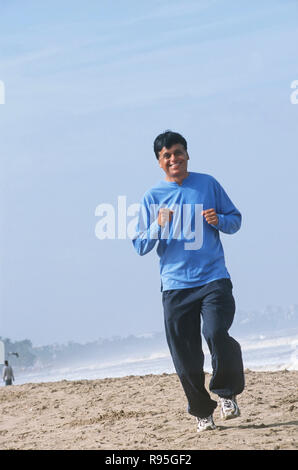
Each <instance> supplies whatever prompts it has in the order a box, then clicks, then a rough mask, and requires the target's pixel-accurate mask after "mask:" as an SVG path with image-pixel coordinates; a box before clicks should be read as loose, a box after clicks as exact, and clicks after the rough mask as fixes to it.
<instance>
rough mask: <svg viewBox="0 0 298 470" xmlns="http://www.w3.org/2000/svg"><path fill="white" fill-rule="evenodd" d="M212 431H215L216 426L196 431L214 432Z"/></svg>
mask: <svg viewBox="0 0 298 470" xmlns="http://www.w3.org/2000/svg"><path fill="white" fill-rule="evenodd" d="M214 429H217V427H216V426H208V427H207V428H204V429H197V432H205V431H214Z"/></svg>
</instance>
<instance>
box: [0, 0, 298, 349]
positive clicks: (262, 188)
mask: <svg viewBox="0 0 298 470" xmlns="http://www.w3.org/2000/svg"><path fill="white" fill-rule="evenodd" d="M297 20H298V3H297V1H281V0H279V1H278V0H270V1H266V0H264V1H256V0H253V1H251V2H248V3H247V2H236V1H235V0H234V1H229V0H228V1H223V0H215V1H211V0H209V1H197V0H196V1H191V0H186V1H184V2H180V1H176V0H165V1H151V2H145V1H136V0H132V1H130V0H126V1H115V2H110V1H85V2H79V1H68V0H67V1H64V2H58V1H56V0H54V1H51V2H38V1H30V0H28V1H26V2H22V1H21V0H19V1H13V0H12V1H8V0H0V45H1V47H0V80H2V81H3V82H4V84H5V91H6V95H5V104H4V105H0V135H1V139H0V159H1V176H0V183H1V190H0V191H1V194H0V196H1V217H0V224H1V239H0V241H1V245H0V255H1V268H0V269H1V272H0V273H1V323H0V330H1V331H0V336H2V337H9V338H12V339H15V340H16V339H25V338H29V339H31V340H32V341H33V343H34V344H36V345H38V344H48V343H53V342H64V341H68V340H74V341H80V342H85V341H91V340H94V339H97V338H99V337H102V336H103V337H108V336H114V335H127V334H130V333H132V334H139V333H144V332H149V331H159V330H162V329H163V316H162V306H161V297H160V292H159V267H158V258H157V255H156V253H155V252H152V253H150V254H149V255H147V256H146V257H138V255H137V254H136V253H135V252H134V250H133V247H132V244H131V241H130V240H129V239H127V240H102V241H100V240H98V239H97V238H96V236H95V226H96V222H97V218H96V217H95V209H96V207H97V206H98V205H99V204H101V203H103V202H105V203H110V204H114V205H115V206H116V203H117V198H118V196H119V195H126V196H127V202H128V204H132V203H134V202H138V201H139V200H140V199H141V197H142V195H143V193H144V192H145V191H146V190H147V189H148V188H150V187H151V186H152V185H153V184H155V183H156V181H158V180H159V179H161V178H163V175H162V173H161V170H160V168H159V167H158V165H157V162H156V160H155V156H154V154H153V151H152V143H153V140H154V138H155V136H156V135H157V134H159V133H160V132H162V131H163V130H165V129H169V128H170V129H173V130H177V131H178V132H181V133H182V134H183V135H184V136H185V137H186V139H187V141H188V145H189V154H190V167H189V168H190V170H191V171H198V172H203V173H209V174H212V175H213V176H214V177H215V178H217V179H218V180H219V181H220V182H221V184H222V185H223V187H224V188H225V189H226V191H227V192H228V194H229V195H230V197H231V199H232V200H233V202H234V203H235V205H236V206H237V207H238V208H239V209H240V211H241V212H242V214H243V225H242V228H241V230H240V231H239V232H238V233H237V234H235V235H233V236H226V235H223V236H222V242H223V245H224V249H225V253H226V261H227V267H228V270H229V272H230V274H231V277H232V280H233V284H234V294H235V298H236V302H237V307H238V309H242V310H247V311H249V310H251V309H262V308H265V307H266V305H281V306H283V307H285V308H286V307H287V306H288V305H291V304H295V303H296V304H297V303H298V294H297V280H298V254H297V239H298V219H297V216H296V212H297V211H296V203H297V197H298V190H297V181H296V180H297V173H298V159H297V156H298V155H297V130H298V129H297V127H298V106H297V105H293V104H291V101H290V95H291V92H292V90H291V88H290V86H291V83H292V81H293V80H297V79H298V62H297V43H298V41H297V40H298V26H297V25H298V21H297Z"/></svg>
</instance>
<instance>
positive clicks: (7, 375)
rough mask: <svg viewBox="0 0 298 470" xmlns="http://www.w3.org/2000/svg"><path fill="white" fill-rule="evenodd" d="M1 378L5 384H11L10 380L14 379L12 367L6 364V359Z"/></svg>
mask: <svg viewBox="0 0 298 470" xmlns="http://www.w3.org/2000/svg"><path fill="white" fill-rule="evenodd" d="M3 380H4V382H5V385H12V382H13V381H14V375H13V370H12V367H11V366H10V365H9V364H8V361H5V362H4V368H3Z"/></svg>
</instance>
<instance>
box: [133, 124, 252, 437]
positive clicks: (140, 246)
mask: <svg viewBox="0 0 298 470" xmlns="http://www.w3.org/2000/svg"><path fill="white" fill-rule="evenodd" d="M154 152H155V156H156V158H157V160H158V163H159V166H160V167H161V169H162V170H163V171H164V172H165V179H164V180H163V181H160V182H159V183H158V184H157V185H156V186H154V187H153V188H151V189H150V190H148V191H147V192H146V193H145V195H144V197H143V201H142V205H141V211H140V216H139V223H138V227H137V233H136V235H135V238H134V240H133V244H134V247H135V249H136V251H137V252H138V253H139V254H140V255H145V254H146V253H148V252H150V251H151V250H152V249H153V248H154V246H155V244H156V243H158V245H157V254H158V256H159V257H160V274H161V291H162V301H163V307H164V319H165V330H166V337H167V342H168V345H169V349H170V353H171V356H172V359H173V363H174V366H175V369H176V371H177V374H178V376H179V379H180V381H181V384H182V387H183V389H184V392H185V395H186V397H187V400H188V412H189V413H190V414H191V415H193V416H195V417H196V418H197V430H198V431H199V432H200V431H206V430H209V429H215V428H216V426H215V424H214V421H213V412H214V409H215V408H216V407H217V402H216V401H215V400H212V399H211V397H210V395H209V393H208V392H207V390H206V388H205V375H204V369H203V365H204V354H203V350H202V338H201V317H202V320H203V329H202V332H203V335H204V337H205V339H206V341H207V344H208V347H209V350H210V353H211V360H212V369H213V375H212V378H211V381H210V386H209V389H210V391H211V392H213V393H215V394H217V395H218V396H219V404H220V407H221V417H222V418H223V419H231V418H236V417H237V416H239V415H240V411H239V407H238V404H237V401H236V395H238V394H240V393H241V392H242V391H243V389H244V373H243V363H242V354H241V348H240V345H239V344H238V342H237V341H235V340H234V339H233V338H232V337H231V336H229V334H228V330H229V328H230V327H231V325H232V322H233V319H234V314H235V301H234V297H233V294H232V288H233V285H232V282H231V279H230V275H229V273H228V271H227V268H226V265H225V258H224V252H223V247H222V244H221V241H220V236H219V232H220V231H221V232H223V233H227V234H232V233H235V232H237V231H238V230H239V228H240V225H241V214H240V212H239V211H238V209H236V207H235V206H234V204H233V203H232V201H231V200H230V199H229V197H228V195H227V194H226V192H225V191H224V189H223V188H222V187H221V185H220V184H219V183H218V181H217V180H216V179H215V178H213V177H212V176H210V175H207V174H203V173H194V172H188V168H187V167H188V160H189V155H188V152H187V142H186V140H185V138H184V137H183V136H182V135H180V134H178V133H176V132H172V131H166V132H164V133H163V134H160V135H159V136H157V137H156V139H155V141H154ZM193 238H194V241H192V242H190V240H192V239H193Z"/></svg>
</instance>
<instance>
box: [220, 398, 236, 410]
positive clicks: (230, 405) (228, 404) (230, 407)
mask: <svg viewBox="0 0 298 470" xmlns="http://www.w3.org/2000/svg"><path fill="white" fill-rule="evenodd" d="M221 402H222V404H223V407H224V408H226V409H228V410H233V409H234V408H235V405H234V402H233V400H231V399H230V398H221Z"/></svg>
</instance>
